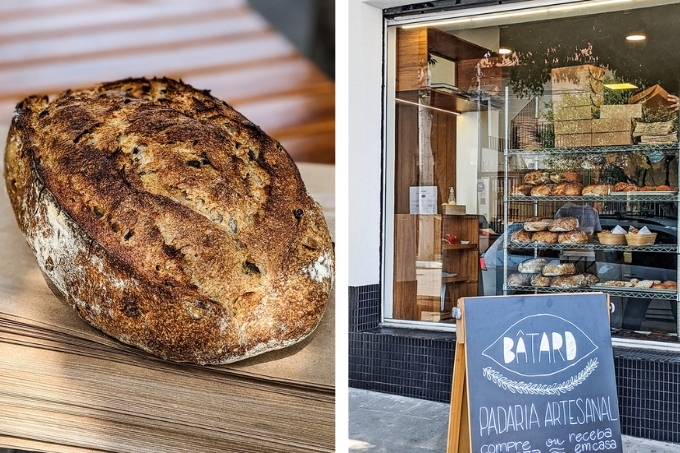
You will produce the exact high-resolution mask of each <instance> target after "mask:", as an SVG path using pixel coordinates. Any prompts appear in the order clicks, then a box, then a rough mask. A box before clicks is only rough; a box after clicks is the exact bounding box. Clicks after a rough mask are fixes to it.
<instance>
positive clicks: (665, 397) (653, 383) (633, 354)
mask: <svg viewBox="0 0 680 453" xmlns="http://www.w3.org/2000/svg"><path fill="white" fill-rule="evenodd" d="M614 368H615V372H616V387H617V391H618V394H619V410H620V412H621V432H622V433H623V434H628V435H630V436H635V437H644V438H648V439H655V440H662V441H666V442H680V355H678V354H673V353H669V352H661V351H649V350H637V349H629V348H614Z"/></svg>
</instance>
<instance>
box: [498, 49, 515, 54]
mask: <svg viewBox="0 0 680 453" xmlns="http://www.w3.org/2000/svg"><path fill="white" fill-rule="evenodd" d="M511 53H512V49H511V48H509V47H501V48H499V49H498V55H510V54H511Z"/></svg>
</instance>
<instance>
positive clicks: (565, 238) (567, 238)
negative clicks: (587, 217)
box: [557, 230, 588, 244]
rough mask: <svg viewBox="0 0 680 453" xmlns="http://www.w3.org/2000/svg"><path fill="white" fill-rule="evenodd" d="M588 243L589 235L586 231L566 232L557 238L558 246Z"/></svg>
mask: <svg viewBox="0 0 680 453" xmlns="http://www.w3.org/2000/svg"><path fill="white" fill-rule="evenodd" d="M586 242H588V235H587V234H586V232H585V231H579V230H576V231H566V232H564V233H560V234H559V236H557V243H558V244H585V243H586Z"/></svg>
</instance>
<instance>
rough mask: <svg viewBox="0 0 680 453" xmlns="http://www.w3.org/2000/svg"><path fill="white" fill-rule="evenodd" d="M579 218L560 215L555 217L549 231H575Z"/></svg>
mask: <svg viewBox="0 0 680 453" xmlns="http://www.w3.org/2000/svg"><path fill="white" fill-rule="evenodd" d="M578 225H579V224H578V219H577V218H576V217H559V218H557V219H554V220H553V221H552V222H550V225H548V231H555V232H558V233H559V232H563V231H574V230H576V229H577V228H578Z"/></svg>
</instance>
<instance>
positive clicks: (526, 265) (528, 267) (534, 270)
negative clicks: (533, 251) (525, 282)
mask: <svg viewBox="0 0 680 453" xmlns="http://www.w3.org/2000/svg"><path fill="white" fill-rule="evenodd" d="M547 263H548V260H546V259H545V258H532V259H528V260H525V261H522V262H521V263H519V265H518V266H517V270H518V271H519V272H521V273H523V274H539V273H540V272H541V271H542V270H543V266H545V265H546V264H547Z"/></svg>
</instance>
